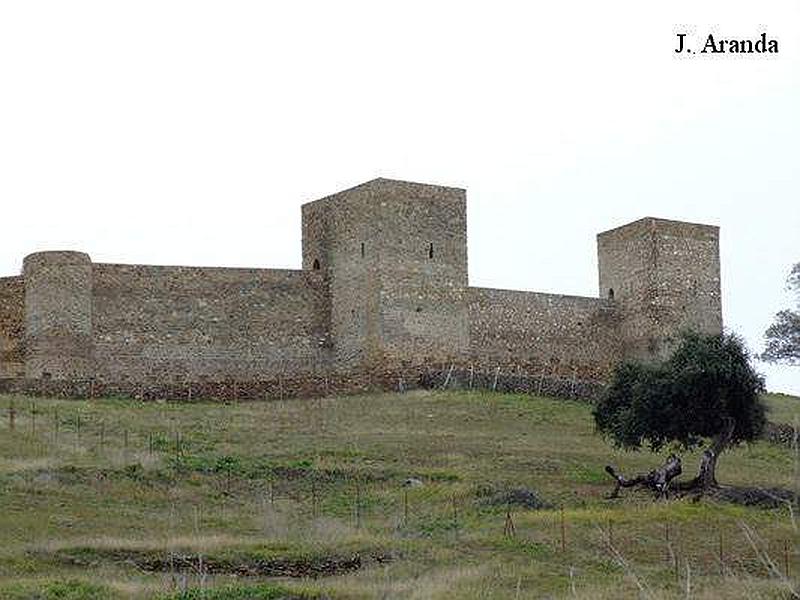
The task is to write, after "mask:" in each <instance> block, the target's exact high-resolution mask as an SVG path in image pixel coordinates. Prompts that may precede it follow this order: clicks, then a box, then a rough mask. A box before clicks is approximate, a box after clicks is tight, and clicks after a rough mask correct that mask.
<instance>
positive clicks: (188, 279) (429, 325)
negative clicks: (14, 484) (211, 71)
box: [0, 179, 722, 398]
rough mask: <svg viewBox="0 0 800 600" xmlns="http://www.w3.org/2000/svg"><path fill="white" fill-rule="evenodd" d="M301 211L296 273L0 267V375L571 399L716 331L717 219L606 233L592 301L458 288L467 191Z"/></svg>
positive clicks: (378, 191)
mask: <svg viewBox="0 0 800 600" xmlns="http://www.w3.org/2000/svg"><path fill="white" fill-rule="evenodd" d="M302 215H303V219H302V224H303V270H280V269H229V268H203V267H177V266H176V267H167V266H144V265H117V264H95V263H92V262H91V259H90V258H89V256H88V255H86V254H83V253H80V252H39V253H35V254H32V255H30V256H28V257H27V258H26V259H25V261H24V266H23V276H22V277H9V278H3V279H0V378H3V385H4V386H6V387H7V386H8V385H10V382H11V383H13V381H16V380H17V379H18V380H19V382H18V383H17V384H15V385H19V386H22V387H20V388H19V389H23V388H24V387H25V386H27V385H29V384H31V385H34V387H35V389H38V390H42V391H48V390H49V391H54V390H55V391H57V390H63V391H64V393H66V390H68V389H73V390H77V393H78V394H79V395H89V396H92V395H94V394H95V393H96V392H98V390H100V393H120V394H135V395H142V396H146V397H158V396H159V394H162V395H163V394H165V393H176V394H179V395H181V394H185V396H181V397H187V398H190V397H192V395H193V394H201V395H202V394H211V395H212V396H213V397H222V398H228V397H242V396H243V395H244V396H245V397H254V398H255V397H258V398H263V397H284V395H285V394H292V393H294V394H305V393H325V394H327V393H329V392H335V391H336V390H342V391H343V390H353V389H369V388H370V387H371V386H373V385H375V384H376V383H379V384H380V385H384V386H386V385H389V386H398V387H404V386H406V385H407V384H408V385H412V386H413V385H415V383H414V382H416V383H417V384H421V385H436V386H439V385H453V384H457V383H460V381H461V380H463V379H465V378H466V381H468V382H469V385H470V386H472V385H473V384H475V383H476V382H477V383H478V384H480V385H489V386H490V387H492V389H509V390H511V389H515V390H523V389H524V390H533V389H535V390H536V392H537V393H543V392H550V393H554V394H565V393H566V394H569V395H570V396H572V397H576V396H578V395H589V394H590V393H591V391H590V390H591V389H596V387H597V386H596V384H597V383H598V382H602V381H603V380H605V379H606V377H607V376H608V374H609V372H610V370H611V368H612V367H613V366H614V365H615V364H616V363H617V362H619V361H620V360H621V359H624V358H627V359H631V358H633V359H643V358H644V359H652V358H660V357H663V356H664V355H665V353H666V352H667V351H668V350H669V347H670V343H671V341H670V340H671V338H674V336H675V335H676V334H677V333H678V332H679V331H680V330H681V329H685V328H694V329H696V330H699V331H703V332H710V333H717V332H719V331H721V327H722V318H721V314H722V313H721V304H720V268H719V235H718V228H716V227H712V226H707V225H697V224H692V223H684V222H676V221H665V220H662V219H653V218H645V219H641V220H639V221H636V222H634V223H630V224H628V225H625V226H623V227H619V228H616V229H613V230H611V231H607V232H604V233H601V234H599V235H598V238H597V242H598V264H599V283H600V298H583V297H575V296H562V295H555V294H541V293H535V292H523V291H511V290H499V289H488V288H471V287H468V281H467V239H466V236H467V224H466V219H467V215H466V193H465V191H464V190H463V189H460V188H453V187H445V186H436V185H426V184H420V183H413V182H406V181H394V180H388V179H375V180H373V181H369V182H366V183H364V184H361V185H358V186H355V187H353V188H351V189H348V190H344V191H342V192H339V193H336V194H333V195H331V196H328V197H325V198H322V199H320V200H316V201H314V202H310V203H307V204H304V205H303V207H302ZM501 373H502V375H501ZM440 375H441V376H442V379H441V380H439V379H438V377H439V376H440ZM487 377H488V379H487ZM31 382H33V383H31ZM424 382H427V383H424ZM64 386H66V387H64ZM498 386H499V387H498ZM531 386H535V387H531ZM565 386H566V387H565ZM12 387H13V386H12ZM9 389H10V388H9ZM31 389H33V388H31ZM320 390H322V391H320Z"/></svg>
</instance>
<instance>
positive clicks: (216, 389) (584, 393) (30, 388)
mask: <svg viewBox="0 0 800 600" xmlns="http://www.w3.org/2000/svg"><path fill="white" fill-rule="evenodd" d="M411 389H482V390H494V391H498V392H511V393H522V394H535V395H543V396H555V397H560V398H567V399H576V400H591V399H593V398H595V397H596V396H597V394H598V393H599V391H600V390H601V389H602V384H600V383H598V382H587V381H578V380H574V379H573V380H566V379H558V378H548V377H530V376H527V375H524V374H514V373H513V372H512V373H504V372H503V371H502V370H501V369H499V368H498V369H495V370H494V371H492V372H485V371H478V370H475V369H473V368H470V367H466V368H465V367H463V366H459V367H457V366H455V365H452V366H438V365H437V366H435V367H434V366H431V367H413V368H408V369H405V370H402V371H398V370H386V371H375V370H372V371H359V372H352V373H347V374H339V373H332V374H329V375H320V374H316V375H303V376H295V377H277V378H273V379H268V380H263V381H199V382H186V383H168V384H165V383H140V382H119V383H108V382H100V381H94V380H82V381H63V380H55V379H23V378H14V379H0V393H7V394H22V395H27V396H42V397H59V398H75V399H85V398H101V397H117V398H133V399H137V400H156V399H169V400H179V401H195V400H220V401H236V400H282V399H284V398H298V397H299V398H313V397H327V396H337V395H349V394H360V393H367V392H378V391H395V392H404V391H407V390H411Z"/></svg>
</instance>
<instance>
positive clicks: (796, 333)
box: [761, 263, 800, 365]
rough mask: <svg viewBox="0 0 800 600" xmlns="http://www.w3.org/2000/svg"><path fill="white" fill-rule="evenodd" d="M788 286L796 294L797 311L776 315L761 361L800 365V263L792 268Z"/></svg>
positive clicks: (765, 334)
mask: <svg viewBox="0 0 800 600" xmlns="http://www.w3.org/2000/svg"><path fill="white" fill-rule="evenodd" d="M786 284H787V288H788V289H790V290H793V291H794V293H795V296H796V299H797V310H791V309H787V310H782V311H780V312H779V313H778V314H776V315H775V321H774V322H773V323H772V325H770V326H769V328H768V329H767V331H766V332H765V333H764V337H765V338H766V341H767V344H766V347H765V348H764V352H763V353H762V354H761V360H764V361H767V362H771V363H786V364H790V365H800V263H797V264H796V265H795V266H794V267H793V268H792V271H791V273H789V277H788V279H787V280H786Z"/></svg>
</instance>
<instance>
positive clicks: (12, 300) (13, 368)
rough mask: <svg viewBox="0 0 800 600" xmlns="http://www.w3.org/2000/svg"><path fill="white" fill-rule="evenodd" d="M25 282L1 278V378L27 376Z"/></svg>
mask: <svg viewBox="0 0 800 600" xmlns="http://www.w3.org/2000/svg"><path fill="white" fill-rule="evenodd" d="M24 337H25V280H24V279H23V278H22V277H0V378H4V377H20V376H23V375H24V374H25V344H24Z"/></svg>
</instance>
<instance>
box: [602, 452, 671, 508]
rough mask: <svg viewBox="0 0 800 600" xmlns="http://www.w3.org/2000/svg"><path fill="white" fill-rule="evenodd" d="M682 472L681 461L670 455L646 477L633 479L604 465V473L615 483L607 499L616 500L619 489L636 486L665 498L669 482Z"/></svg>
mask: <svg viewBox="0 0 800 600" xmlns="http://www.w3.org/2000/svg"><path fill="white" fill-rule="evenodd" d="M682 472H683V470H682V466H681V459H680V457H679V456H677V455H675V454H670V455H669V458H667V460H666V462H665V463H664V464H663V465H661V466H660V467H658V468H657V469H653V470H652V471H650V472H649V473H647V474H646V475H636V476H635V477H625V476H623V475H622V474H621V473H617V471H616V470H615V469H614V467H612V466H611V465H606V473H608V474H609V475H611V477H613V478H614V479H615V480H616V482H617V485H616V487H615V488H614V491H613V492H611V495H610V496H609V498H617V497H618V496H619V490H620V488H629V487H634V486H637V485H638V486H642V487H645V488H648V489H651V490H653V491H654V492H655V493H656V496H657V497H659V498H662V497H663V498H666V497H667V495H668V493H669V490H670V482H671V481H672V480H673V479H674V478H675V477H677V476H678V475H680V474H681V473H682Z"/></svg>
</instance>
